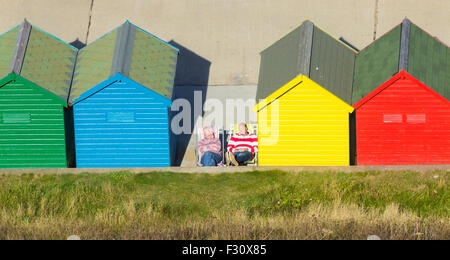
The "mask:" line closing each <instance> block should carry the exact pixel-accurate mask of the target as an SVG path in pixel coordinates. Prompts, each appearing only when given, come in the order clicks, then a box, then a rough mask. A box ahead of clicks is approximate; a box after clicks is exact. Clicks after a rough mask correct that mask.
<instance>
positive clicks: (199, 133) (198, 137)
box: [195, 127, 225, 166]
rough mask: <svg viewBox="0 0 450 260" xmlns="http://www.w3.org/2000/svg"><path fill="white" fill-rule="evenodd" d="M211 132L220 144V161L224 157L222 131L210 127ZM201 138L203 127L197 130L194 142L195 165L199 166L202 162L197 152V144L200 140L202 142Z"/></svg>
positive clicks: (202, 136)
mask: <svg viewBox="0 0 450 260" xmlns="http://www.w3.org/2000/svg"><path fill="white" fill-rule="evenodd" d="M212 129H213V132H214V136H215V137H217V138H219V140H220V142H221V144H222V160H223V158H225V157H224V149H225V147H224V131H223V130H222V129H218V128H217V127H212ZM203 138H205V136H204V135H203V127H199V128H197V142H196V147H195V158H196V165H197V166H200V162H201V160H202V158H201V157H200V153H199V151H198V143H199V142H200V140H202V139H203Z"/></svg>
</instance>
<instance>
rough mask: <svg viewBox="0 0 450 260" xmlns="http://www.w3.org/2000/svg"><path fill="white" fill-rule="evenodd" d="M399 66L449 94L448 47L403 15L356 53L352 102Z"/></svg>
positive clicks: (449, 53) (444, 94)
mask: <svg viewBox="0 0 450 260" xmlns="http://www.w3.org/2000/svg"><path fill="white" fill-rule="evenodd" d="M402 69H404V70H405V71H407V72H408V73H409V74H411V75H412V76H414V77H415V78H417V79H418V80H420V81H422V82H423V83H425V84H426V85H427V86H428V87H430V88H431V89H433V90H434V91H436V92H437V93H439V94H440V95H442V96H443V97H445V98H446V99H449V98H450V89H449V85H450V51H449V48H448V47H447V46H446V45H445V44H443V43H442V42H440V41H439V40H437V39H436V38H434V37H433V36H431V35H430V34H428V33H427V32H425V31H423V30H422V29H420V28H419V27H418V26H416V25H415V24H412V23H411V22H410V21H409V20H408V19H406V20H404V21H403V23H402V24H400V25H398V26H396V27H395V28H394V29H392V30H391V31H389V32H388V33H386V34H385V35H383V36H382V37H380V38H379V39H377V40H376V41H374V42H373V43H372V44H370V45H369V46H368V47H367V48H365V49H364V50H362V51H361V52H360V53H359V54H358V55H357V57H356V65H355V76H354V82H353V99H352V104H355V103H357V102H358V101H359V100H361V99H362V98H364V97H365V96H366V95H367V94H369V93H370V92H372V91H373V90H375V89H376V88H378V87H379V86H381V85H382V84H383V83H384V82H386V81H387V80H389V79H390V78H391V77H392V76H394V75H395V74H397V73H398V72H399V71H400V70H402Z"/></svg>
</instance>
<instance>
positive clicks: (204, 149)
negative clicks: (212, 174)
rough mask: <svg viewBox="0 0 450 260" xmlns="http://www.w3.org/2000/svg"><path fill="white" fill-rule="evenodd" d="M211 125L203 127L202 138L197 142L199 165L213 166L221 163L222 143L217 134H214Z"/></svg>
mask: <svg viewBox="0 0 450 260" xmlns="http://www.w3.org/2000/svg"><path fill="white" fill-rule="evenodd" d="M215 135H216V134H215V133H214V130H213V129H212V128H211V127H204V128H203V136H204V138H203V139H202V140H200V141H199V142H198V152H199V155H200V158H201V160H200V166H201V167H202V166H205V167H213V166H218V165H219V166H221V165H222V143H221V142H220V140H219V137H218V136H215Z"/></svg>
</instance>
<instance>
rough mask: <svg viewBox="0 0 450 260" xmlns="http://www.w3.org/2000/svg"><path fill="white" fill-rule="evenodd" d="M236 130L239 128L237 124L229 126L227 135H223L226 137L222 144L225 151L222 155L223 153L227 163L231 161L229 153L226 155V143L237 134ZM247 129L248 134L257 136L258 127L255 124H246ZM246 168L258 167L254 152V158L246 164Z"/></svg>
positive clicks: (256, 156) (256, 153) (256, 154)
mask: <svg viewBox="0 0 450 260" xmlns="http://www.w3.org/2000/svg"><path fill="white" fill-rule="evenodd" d="M238 128H239V124H234V125H231V127H230V130H229V131H228V133H225V134H226V135H227V137H226V143H225V142H224V145H225V149H226V152H224V153H225V156H226V159H227V160H226V161H228V162H230V161H231V160H230V156H229V153H228V148H227V147H228V143H229V142H230V139H231V137H232V136H233V135H234V133H237V132H239V130H238ZM247 128H248V132H249V133H253V134H255V135H256V136H258V125H257V124H247ZM224 158H225V157H224ZM247 166H258V152H255V157H254V158H253V160H252V161H250V162H249V163H247Z"/></svg>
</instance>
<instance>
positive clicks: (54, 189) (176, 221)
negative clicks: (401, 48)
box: [0, 171, 450, 239]
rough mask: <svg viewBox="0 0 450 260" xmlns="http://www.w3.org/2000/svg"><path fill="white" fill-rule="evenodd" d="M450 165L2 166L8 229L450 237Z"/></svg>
mask: <svg viewBox="0 0 450 260" xmlns="http://www.w3.org/2000/svg"><path fill="white" fill-rule="evenodd" d="M449 178H450V172H446V171H435V172H429V173H417V172H408V171H405V172H360V173H332V172H328V173H317V172H300V173H288V172H281V171H267V172H249V173H235V174H219V175H207V174H180V173H170V172H166V173H161V172H158V173H147V174H136V175H134V174H130V173H129V172H114V173H110V174H88V173H85V174H80V175H34V174H26V175H2V176H0V239H13V238H18V239H41V238H46V239H48V238H49V239H64V238H66V237H67V236H69V235H71V234H77V235H81V236H82V238H84V239H140V238H146V239H365V238H366V237H367V235H370V234H378V235H380V236H382V237H383V238H384V239H449V238H450V221H449V216H450V215H449V213H450V212H449V210H450V208H449V207H450V193H449V185H448V180H449Z"/></svg>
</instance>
